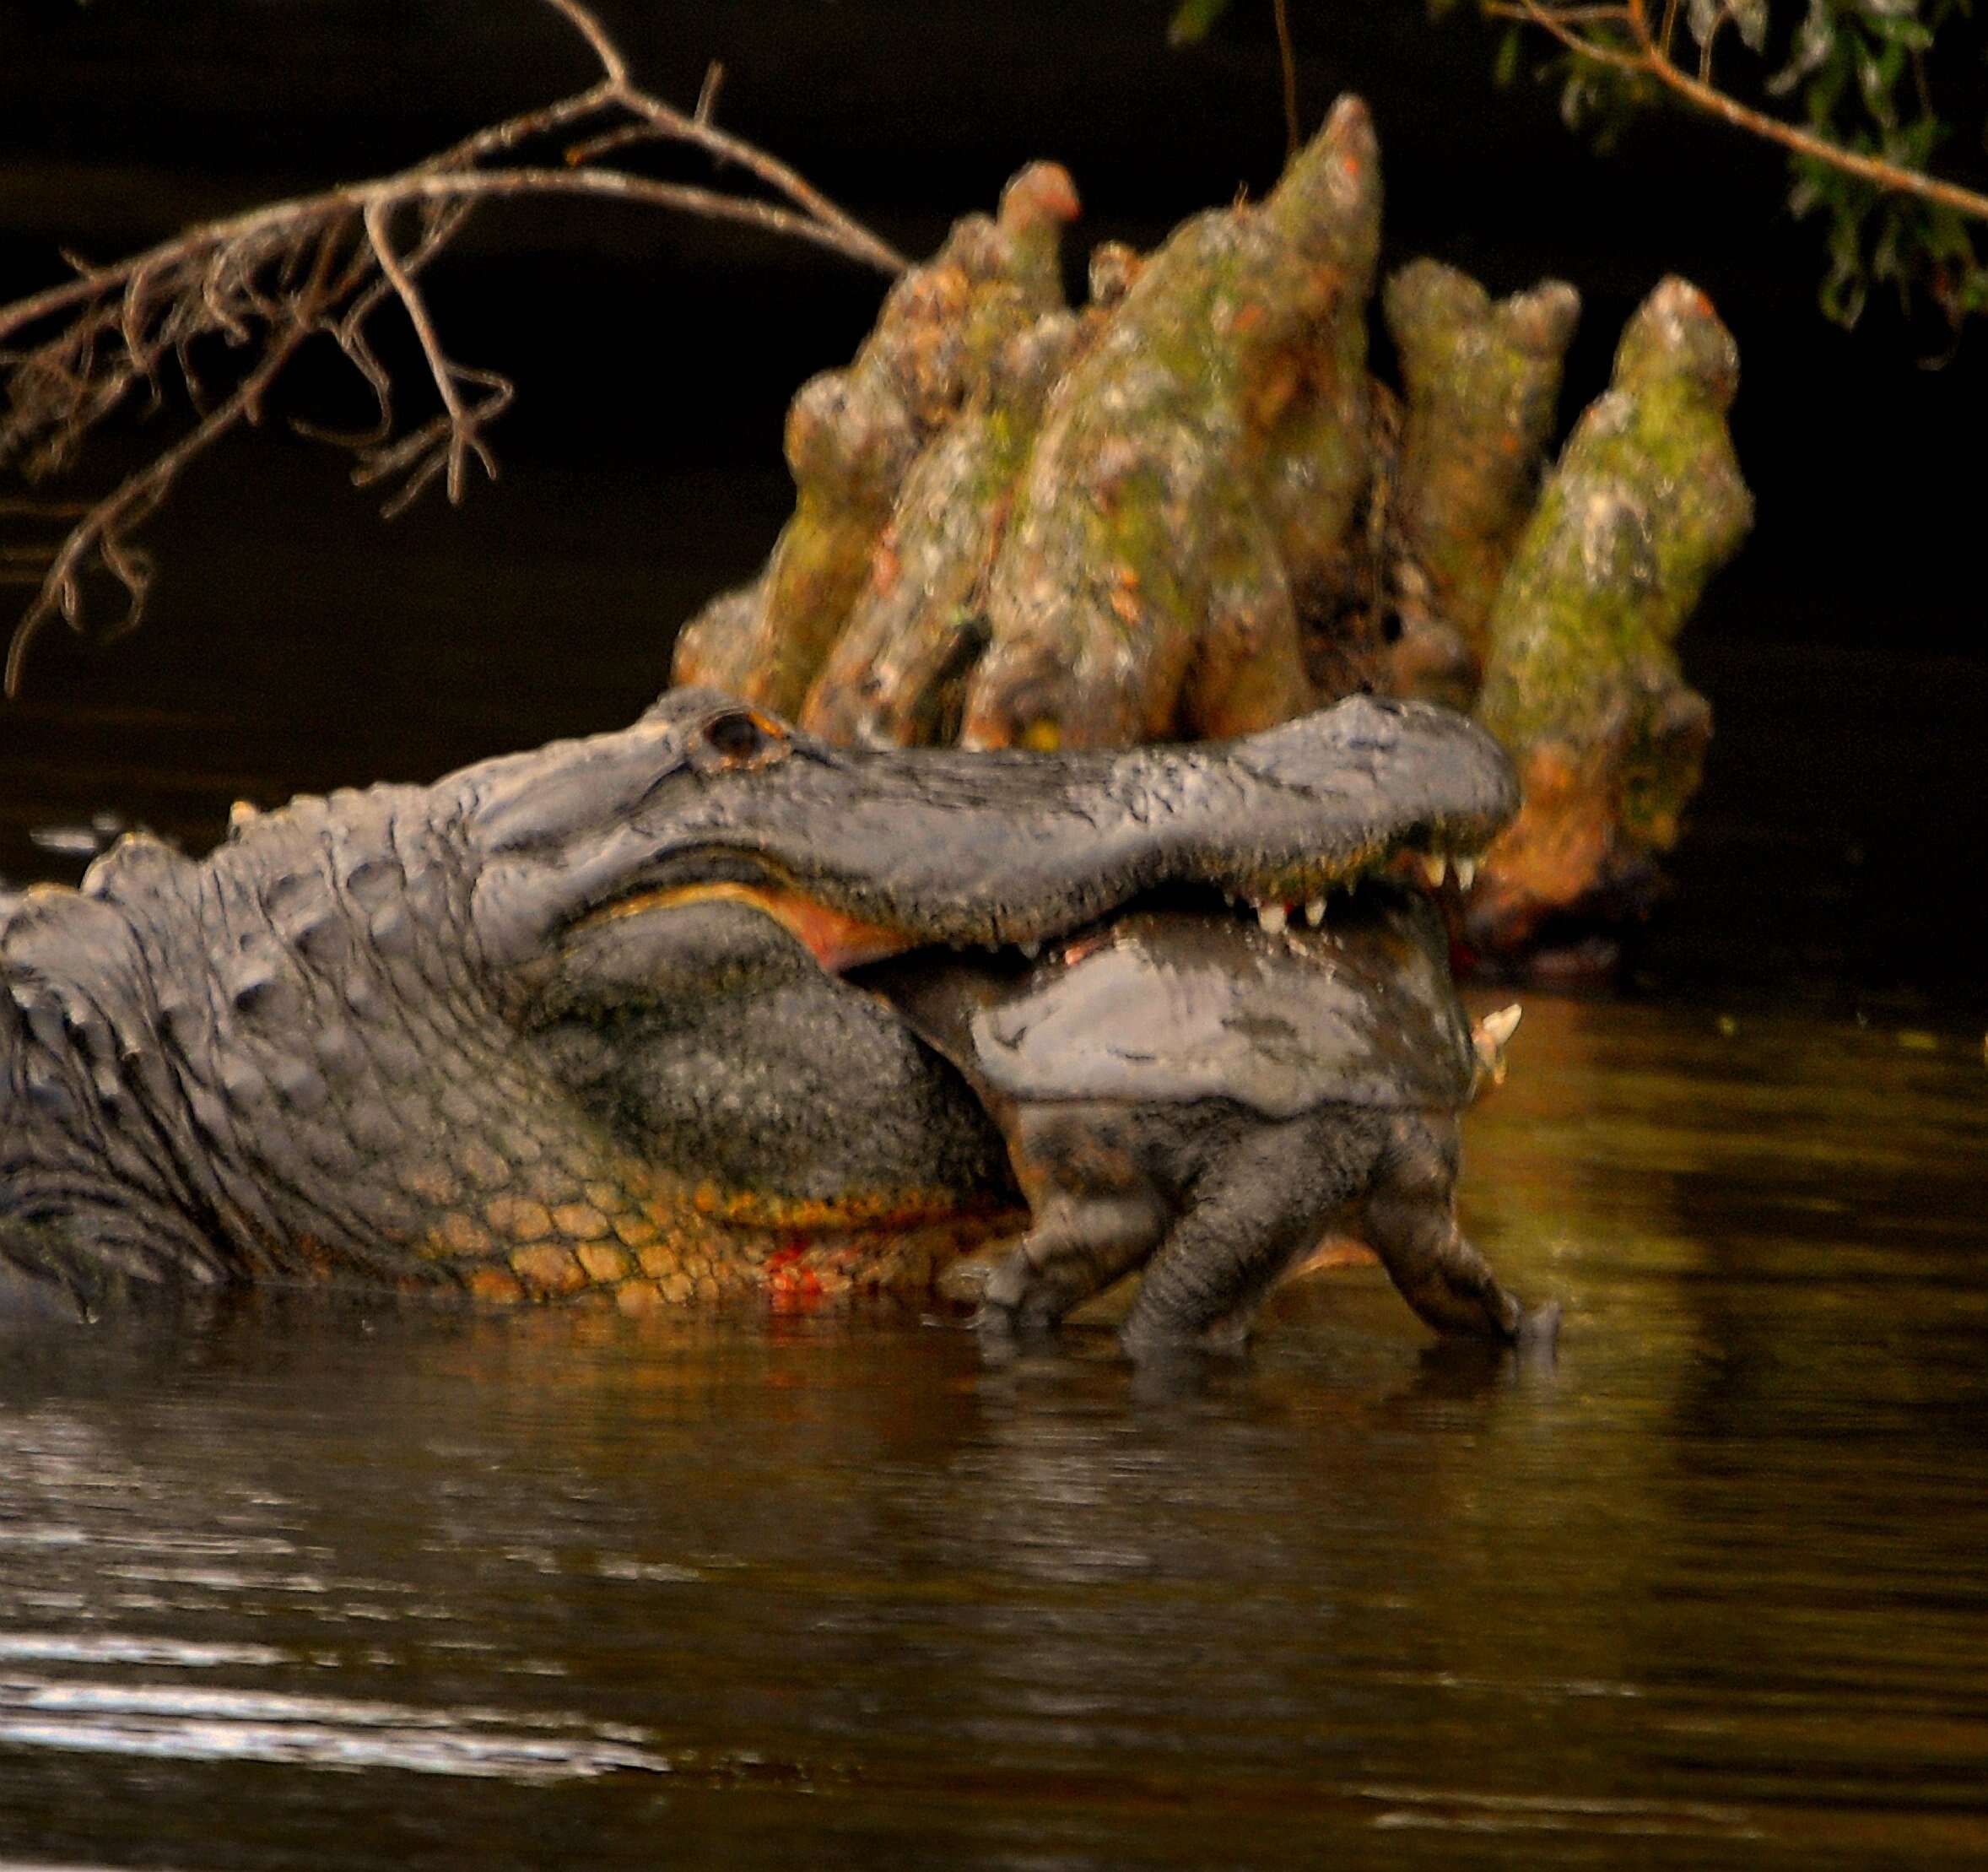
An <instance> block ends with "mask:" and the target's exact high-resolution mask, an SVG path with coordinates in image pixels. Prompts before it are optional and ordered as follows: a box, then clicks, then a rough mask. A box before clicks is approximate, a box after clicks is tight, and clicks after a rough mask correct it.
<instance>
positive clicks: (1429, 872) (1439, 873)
mask: <svg viewBox="0 0 1988 1872" xmlns="http://www.w3.org/2000/svg"><path fill="white" fill-rule="evenodd" d="M1415 862H1416V863H1417V864H1418V865H1419V866H1421V868H1422V874H1423V877H1425V878H1427V879H1429V889H1430V890H1441V889H1442V888H1443V874H1444V873H1445V871H1447V870H1448V869H1449V862H1448V860H1447V859H1445V858H1444V856H1443V854H1442V853H1441V852H1417V853H1416V854H1415Z"/></svg>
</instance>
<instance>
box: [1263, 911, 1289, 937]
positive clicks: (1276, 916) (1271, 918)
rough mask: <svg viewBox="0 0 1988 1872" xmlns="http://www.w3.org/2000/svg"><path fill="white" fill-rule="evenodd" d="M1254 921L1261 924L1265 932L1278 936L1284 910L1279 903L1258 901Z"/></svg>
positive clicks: (1280, 931) (1280, 933)
mask: <svg viewBox="0 0 1988 1872" xmlns="http://www.w3.org/2000/svg"><path fill="white" fill-rule="evenodd" d="M1256 921H1257V922H1259V923H1261V925H1262V926H1263V929H1264V932H1265V933H1266V934H1267V935H1271V936H1279V935H1282V934H1283V928H1284V921H1285V911H1284V906H1283V905H1282V904H1281V903H1260V904H1258V905H1257V906H1256Z"/></svg>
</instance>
